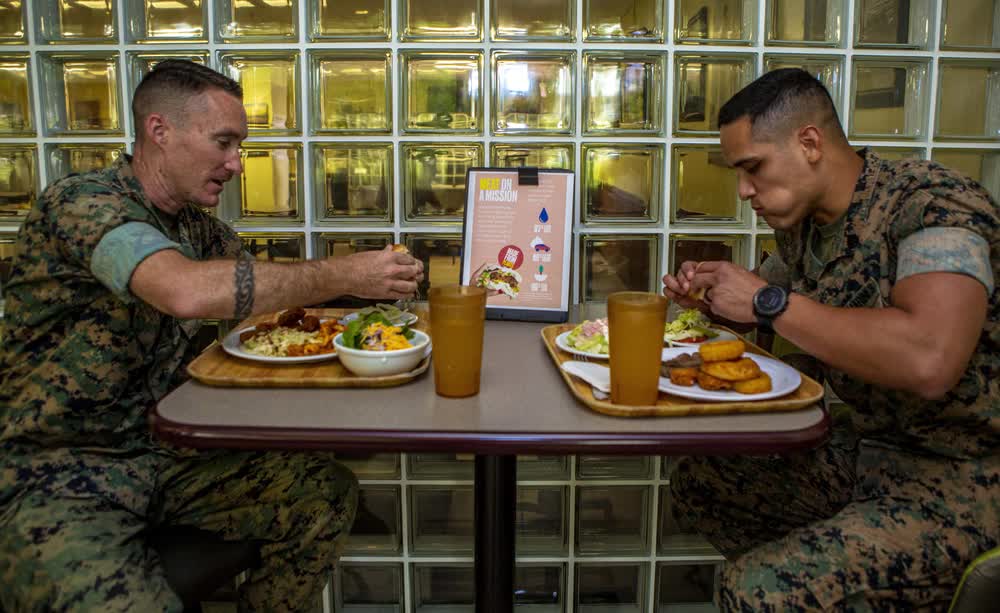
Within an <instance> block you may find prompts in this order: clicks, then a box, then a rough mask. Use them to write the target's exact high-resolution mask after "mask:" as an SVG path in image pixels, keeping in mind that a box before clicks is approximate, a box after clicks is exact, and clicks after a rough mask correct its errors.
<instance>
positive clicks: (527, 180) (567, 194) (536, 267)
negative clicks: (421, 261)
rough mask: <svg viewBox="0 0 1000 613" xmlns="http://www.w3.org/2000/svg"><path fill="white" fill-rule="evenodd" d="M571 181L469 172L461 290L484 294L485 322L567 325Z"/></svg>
mask: <svg viewBox="0 0 1000 613" xmlns="http://www.w3.org/2000/svg"><path fill="white" fill-rule="evenodd" d="M573 179H574V174H573V172H572V171H569V170H558V169H547V168H544V169H539V168H470V169H469V171H468V175H467V176H466V183H465V185H466V188H465V218H464V220H463V224H462V226H463V227H462V236H463V238H464V242H463V245H464V246H463V249H462V283H465V284H468V285H478V286H480V287H485V288H487V289H488V290H490V294H489V297H488V298H487V301H486V317H487V319H513V320H521V321H549V322H564V321H566V320H567V319H569V299H570V297H569V294H570V283H571V278H572V277H571V276H570V263H571V261H572V259H571V255H572V254H571V251H572V235H573V194H574V191H573Z"/></svg>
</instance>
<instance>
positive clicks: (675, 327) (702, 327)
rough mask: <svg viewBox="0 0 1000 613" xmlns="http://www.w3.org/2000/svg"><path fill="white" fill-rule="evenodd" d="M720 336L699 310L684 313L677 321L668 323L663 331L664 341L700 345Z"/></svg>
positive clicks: (689, 310)
mask: <svg viewBox="0 0 1000 613" xmlns="http://www.w3.org/2000/svg"><path fill="white" fill-rule="evenodd" d="M718 335H719V333H718V332H716V331H715V330H713V329H712V322H711V321H709V319H708V318H707V317H705V314H704V313H702V312H701V311H699V310H698V309H687V310H686V311H682V312H681V313H680V314H679V315H678V316H677V319H675V320H673V321H668V322H667V325H666V326H665V327H664V329H663V340H664V341H667V342H670V341H682V342H686V343H700V342H702V341H706V340H708V339H710V338H715V337H716V336H718Z"/></svg>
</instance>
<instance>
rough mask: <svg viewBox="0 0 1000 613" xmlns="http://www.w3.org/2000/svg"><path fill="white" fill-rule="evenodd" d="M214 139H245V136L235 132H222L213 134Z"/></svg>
mask: <svg viewBox="0 0 1000 613" xmlns="http://www.w3.org/2000/svg"><path fill="white" fill-rule="evenodd" d="M212 136H213V137H214V138H220V137H227V138H243V135H242V134H240V133H239V132H237V131H235V130H221V131H219V132H212Z"/></svg>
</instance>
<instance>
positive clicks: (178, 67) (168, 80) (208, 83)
mask: <svg viewBox="0 0 1000 613" xmlns="http://www.w3.org/2000/svg"><path fill="white" fill-rule="evenodd" d="M213 88H214V89H219V90H222V91H224V92H226V93H227V94H231V95H232V96H234V97H236V98H239V99H240V100H242V99H243V88H242V87H240V84H239V83H237V82H236V81H234V80H233V79H230V78H229V77H227V76H225V75H223V74H220V73H218V72H216V71H214V70H212V69H211V68H209V67H208V66H205V65H202V64H198V63H197V62H192V61H190V60H181V59H168V60H163V61H161V62H158V63H157V64H156V66H154V67H153V69H152V70H150V71H149V72H148V73H147V74H146V76H145V77H143V79H142V81H140V82H139V86H138V87H136V88H135V95H133V96H132V118H133V119H134V120H135V125H136V127H137V129H136V135H137V136H139V135H141V134H142V130H140V129H138V126H140V125H142V121H143V120H144V119H145V118H146V117H147V116H148V115H149V114H150V113H153V112H161V113H167V114H172V116H173V118H174V119H176V120H178V121H181V120H183V113H178V111H182V110H183V109H184V106H185V105H186V104H187V102H188V100H189V99H190V98H192V97H193V96H196V95H198V94H200V93H202V92H203V91H205V90H207V89H213Z"/></svg>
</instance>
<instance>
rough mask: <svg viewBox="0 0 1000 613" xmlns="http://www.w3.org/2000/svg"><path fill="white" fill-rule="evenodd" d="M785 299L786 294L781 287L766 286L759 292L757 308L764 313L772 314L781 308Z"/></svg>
mask: <svg viewBox="0 0 1000 613" xmlns="http://www.w3.org/2000/svg"><path fill="white" fill-rule="evenodd" d="M785 299H786V294H785V292H784V291H783V290H782V289H781V288H780V287H774V286H768V287H765V288H764V289H762V290H761V291H760V293H759V294H757V310H758V311H760V312H761V313H762V314H764V315H772V314H774V313H777V312H778V311H780V310H781V307H782V306H784V304H785Z"/></svg>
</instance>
